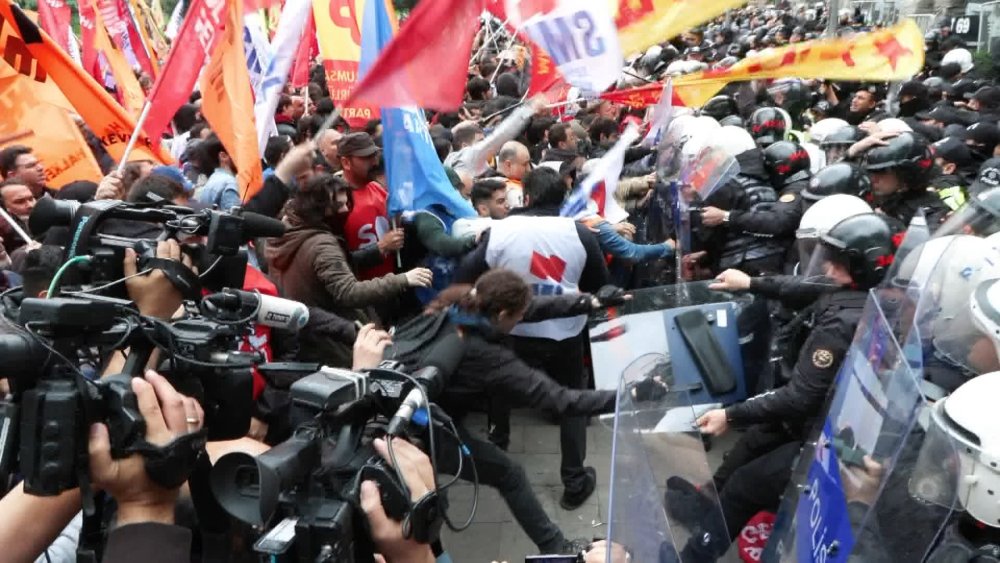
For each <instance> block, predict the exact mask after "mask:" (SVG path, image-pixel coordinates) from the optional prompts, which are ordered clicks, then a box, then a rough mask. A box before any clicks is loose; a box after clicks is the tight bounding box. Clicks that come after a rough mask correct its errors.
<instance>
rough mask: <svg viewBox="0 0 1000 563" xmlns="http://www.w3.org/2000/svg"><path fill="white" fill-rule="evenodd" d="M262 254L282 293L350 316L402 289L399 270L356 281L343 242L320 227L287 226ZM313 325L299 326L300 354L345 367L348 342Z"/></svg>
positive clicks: (356, 317) (348, 358)
mask: <svg viewBox="0 0 1000 563" xmlns="http://www.w3.org/2000/svg"><path fill="white" fill-rule="evenodd" d="M265 255H266V256H267V264H268V268H269V270H268V271H269V273H270V275H271V277H272V279H274V281H275V283H276V284H277V285H278V287H279V288H280V289H281V291H282V292H283V295H284V296H285V297H287V298H288V299H294V300H296V301H299V302H301V303H303V304H305V305H306V306H308V307H318V308H320V309H324V310H326V311H328V312H330V313H333V314H335V315H338V316H340V317H343V318H345V319H347V320H351V321H354V320H357V321H361V322H366V321H367V320H368V318H369V316H368V315H367V314H366V313H365V311H364V309H365V308H367V307H372V306H375V305H379V304H382V303H385V302H388V301H391V300H393V299H395V298H397V297H398V296H399V295H400V294H402V293H403V292H404V291H406V289H407V283H406V276H404V275H403V274H391V275H387V276H383V277H381V278H376V279H373V280H368V281H359V280H358V279H357V278H356V277H355V276H354V272H353V271H352V270H351V263H350V260H349V258H348V257H347V253H346V252H345V250H344V246H343V242H342V241H341V240H340V239H339V238H337V237H336V236H335V235H334V234H333V233H331V232H330V231H328V230H326V229H320V228H316V227H304V226H299V227H291V228H289V229H288V231H287V232H285V234H284V235H283V236H281V237H280V238H276V239H271V240H269V241H268V244H267V250H266V252H265ZM319 328H320V327H319V326H315V325H314V323H313V322H312V321H310V323H309V324H307V325H306V327H305V329H303V331H302V333H301V334H300V338H301V348H300V350H301V353H300V359H302V360H303V361H318V362H322V363H325V364H327V365H332V366H337V367H350V365H351V364H350V362H351V344H352V343H350V342H340V341H338V340H337V339H335V338H332V337H331V335H329V334H326V333H325V331H321V330H319Z"/></svg>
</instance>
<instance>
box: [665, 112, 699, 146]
mask: <svg viewBox="0 0 1000 563" xmlns="http://www.w3.org/2000/svg"><path fill="white" fill-rule="evenodd" d="M696 119H697V117H695V116H694V115H691V114H688V115H679V116H676V117H674V118H673V120H672V121H671V122H670V125H668V126H667V131H666V132H665V133H664V134H663V141H662V143H665V144H666V145H670V146H672V147H674V148H680V147H683V146H684V143H686V142H687V140H688V139H689V138H691V135H693V134H694V130H695V124H696V123H697V122H696V121H695V120H696Z"/></svg>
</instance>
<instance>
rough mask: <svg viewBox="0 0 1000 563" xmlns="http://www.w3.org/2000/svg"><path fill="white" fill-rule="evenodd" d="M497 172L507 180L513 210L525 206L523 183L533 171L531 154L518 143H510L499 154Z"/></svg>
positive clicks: (508, 202)
mask: <svg viewBox="0 0 1000 563" xmlns="http://www.w3.org/2000/svg"><path fill="white" fill-rule="evenodd" d="M497 170H498V171H499V172H500V173H501V174H503V175H504V177H505V178H507V204H508V205H509V206H510V208H511V209H514V208H517V207H523V206H524V190H523V188H522V186H521V181H522V180H523V179H524V177H525V176H527V175H528V172H530V171H531V153H530V152H528V147H526V146H524V145H523V144H521V143H519V142H517V141H508V142H506V143H504V144H503V146H502V147H500V152H499V153H497Z"/></svg>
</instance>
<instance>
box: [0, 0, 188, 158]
mask: <svg viewBox="0 0 1000 563" xmlns="http://www.w3.org/2000/svg"><path fill="white" fill-rule="evenodd" d="M0 51H2V52H3V58H5V59H7V60H16V61H17V63H18V67H17V69H18V70H19V71H21V72H22V74H25V73H26V74H28V75H29V76H31V77H32V78H34V79H35V80H36V81H38V82H42V83H45V84H51V85H54V86H55V87H56V88H57V89H58V90H61V91H62V94H63V95H64V96H65V99H66V100H68V101H69V103H70V104H71V105H72V107H73V109H74V110H75V111H76V113H77V114H79V115H80V117H81V118H82V119H83V121H84V123H86V124H87V126H89V127H90V129H91V130H92V131H93V132H94V134H95V135H97V137H98V138H99V139H100V140H101V143H102V144H103V145H104V148H105V149H106V150H107V151H108V153H109V154H110V155H111V157H112V158H114V159H120V158H121V157H122V155H123V153H124V152H125V145H127V144H128V141H129V137H130V136H131V135H132V132H133V131H134V130H135V120H133V119H132V117H130V116H129V115H128V113H127V112H126V111H125V110H124V109H123V108H122V107H121V106H120V105H118V102H116V101H115V100H114V98H112V97H111V96H110V95H109V94H108V93H107V92H106V91H105V90H104V88H102V87H101V86H100V85H99V84H98V83H97V82H96V81H95V80H94V79H93V78H91V77H90V76H89V75H87V74H86V73H85V72H84V71H83V69H82V68H80V66H79V65H77V64H76V63H75V62H74V61H73V59H71V58H69V55H67V54H66V53H65V52H63V50H62V49H61V48H59V46H58V45H56V43H55V42H54V41H53V40H52V38H50V37H49V36H48V35H46V34H45V33H43V32H42V31H41V30H39V29H38V26H37V25H35V24H34V23H33V22H32V21H31V20H30V19H28V17H27V16H26V15H25V14H24V12H22V11H21V9H20V8H18V7H17V6H16V5H13V4H11V2H10V0H0ZM151 147H152V145H151V143H150V142H149V138H148V137H146V136H145V135H143V137H142V138H140V140H139V142H138V143H136V146H135V150H134V151H133V153H132V156H131V157H130V160H140V159H144V160H152V161H155V162H160V163H167V162H171V161H172V159H171V158H170V155H169V153H167V152H166V151H165V150H164V151H155V150H153V149H152V148H151Z"/></svg>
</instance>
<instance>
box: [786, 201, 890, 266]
mask: <svg viewBox="0 0 1000 563" xmlns="http://www.w3.org/2000/svg"><path fill="white" fill-rule="evenodd" d="M871 212H872V208H871V206H870V205H868V204H867V203H866V202H865V200H863V199H861V198H860V197H857V196H853V195H848V194H833V195H829V196H826V197H824V198H823V199H821V200H819V201H817V202H816V203H814V204H813V205H812V206H810V207H809V209H807V210H806V212H805V213H803V214H802V219H801V220H800V221H799V228H798V229H797V230H796V231H795V239H796V241H795V245H796V248H797V249H798V251H799V265H800V266H803V267H804V266H808V265H809V260H810V258H812V254H813V250H815V248H816V243H817V242H818V241H819V239H820V237H822V236H823V235H825V234H827V233H828V232H830V229H832V228H833V227H834V226H835V225H836V224H837V223H840V222H841V221H843V220H844V219H847V218H848V217H854V216H855V215H864V214H865V213H871Z"/></svg>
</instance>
